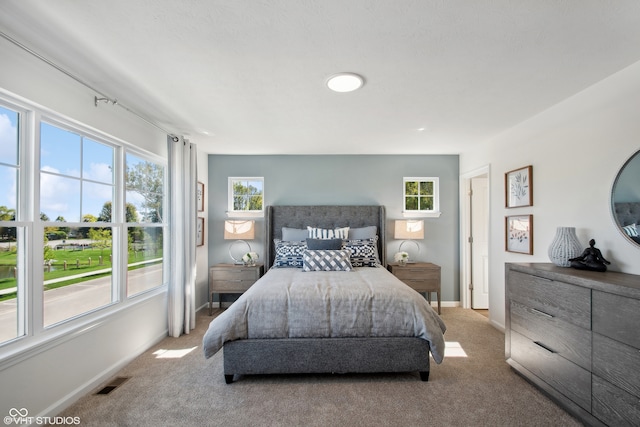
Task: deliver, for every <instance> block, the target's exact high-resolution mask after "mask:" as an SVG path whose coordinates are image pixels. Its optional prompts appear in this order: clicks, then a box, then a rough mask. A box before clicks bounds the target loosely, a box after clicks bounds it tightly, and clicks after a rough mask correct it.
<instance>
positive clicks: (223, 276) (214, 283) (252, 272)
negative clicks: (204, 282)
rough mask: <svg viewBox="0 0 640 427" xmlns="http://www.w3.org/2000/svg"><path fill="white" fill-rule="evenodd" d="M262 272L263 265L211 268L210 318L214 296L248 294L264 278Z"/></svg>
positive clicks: (218, 266)
mask: <svg viewBox="0 0 640 427" xmlns="http://www.w3.org/2000/svg"><path fill="white" fill-rule="evenodd" d="M262 271H263V265H262V264H256V265H252V266H246V265H241V264H240V265H239V264H216V265H214V266H212V267H209V316H211V315H212V313H213V294H215V293H217V294H241V293H243V292H246V290H247V289H249V288H250V287H251V285H253V284H254V283H255V282H256V280H258V279H259V278H260V277H261V276H262ZM221 306H222V303H221Z"/></svg>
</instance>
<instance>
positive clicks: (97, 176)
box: [0, 106, 143, 222]
mask: <svg viewBox="0 0 640 427" xmlns="http://www.w3.org/2000/svg"><path fill="white" fill-rule="evenodd" d="M18 117H19V116H18V114H17V113H16V112H14V111H11V110H9V109H6V108H3V107H2V106H0V180H1V185H0V206H6V207H8V208H10V209H16V205H17V202H16V201H17V196H16V194H17V186H16V182H17V181H16V176H17V168H16V166H17V165H18V159H17V158H18V154H17V153H18V142H17V141H18ZM40 141H41V147H40V171H41V172H40V212H42V213H44V214H46V215H47V216H48V217H49V219H50V220H51V221H55V220H56V218H58V217H63V218H64V219H65V220H66V221H67V222H80V221H82V217H83V216H84V215H86V214H91V215H94V216H96V217H98V216H99V215H100V212H101V210H102V207H103V206H104V204H105V202H108V201H113V192H114V185H113V184H114V174H113V167H114V148H113V147H111V146H109V145H106V144H102V143H99V142H97V141H94V140H91V139H90V138H87V137H81V136H80V135H79V134H76V133H73V132H70V131H67V130H65V129H61V128H60V127H57V126H54V125H51V124H49V123H46V122H42V123H41V126H40ZM142 161H143V160H142V159H140V158H138V157H136V156H133V155H131V154H127V164H128V165H129V166H132V165H135V164H136V163H139V162H142ZM126 199H127V202H128V203H133V204H134V205H136V207H138V211H139V212H141V211H142V208H141V203H142V197H141V196H140V195H139V194H138V193H133V192H127V194H126Z"/></svg>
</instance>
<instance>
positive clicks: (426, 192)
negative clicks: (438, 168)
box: [403, 177, 440, 213]
mask: <svg viewBox="0 0 640 427" xmlns="http://www.w3.org/2000/svg"><path fill="white" fill-rule="evenodd" d="M403 183H404V189H403V201H404V203H403V206H404V212H405V213H435V212H438V211H439V204H440V203H439V195H438V184H439V183H438V178H423V177H419V178H416V177H405V178H404V181H403Z"/></svg>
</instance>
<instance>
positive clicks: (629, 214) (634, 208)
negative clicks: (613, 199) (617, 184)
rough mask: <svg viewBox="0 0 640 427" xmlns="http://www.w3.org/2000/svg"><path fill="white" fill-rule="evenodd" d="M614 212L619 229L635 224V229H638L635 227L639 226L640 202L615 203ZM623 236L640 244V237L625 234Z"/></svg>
mask: <svg viewBox="0 0 640 427" xmlns="http://www.w3.org/2000/svg"><path fill="white" fill-rule="evenodd" d="M614 212H615V215H616V220H617V221H618V225H619V226H620V227H624V226H627V225H631V224H636V229H637V228H638V227H637V225H638V224H640V202H629V203H615V204H614ZM625 234H627V236H628V237H629V238H630V239H631V240H633V241H634V242H636V243H640V236H632V235H630V234H629V233H627V232H625Z"/></svg>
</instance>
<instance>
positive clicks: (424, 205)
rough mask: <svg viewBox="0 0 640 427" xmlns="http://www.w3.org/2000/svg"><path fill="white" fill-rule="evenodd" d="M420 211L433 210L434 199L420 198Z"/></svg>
mask: <svg viewBox="0 0 640 427" xmlns="http://www.w3.org/2000/svg"><path fill="white" fill-rule="evenodd" d="M420 210H421V211H425V210H426V211H431V210H433V197H420Z"/></svg>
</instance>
